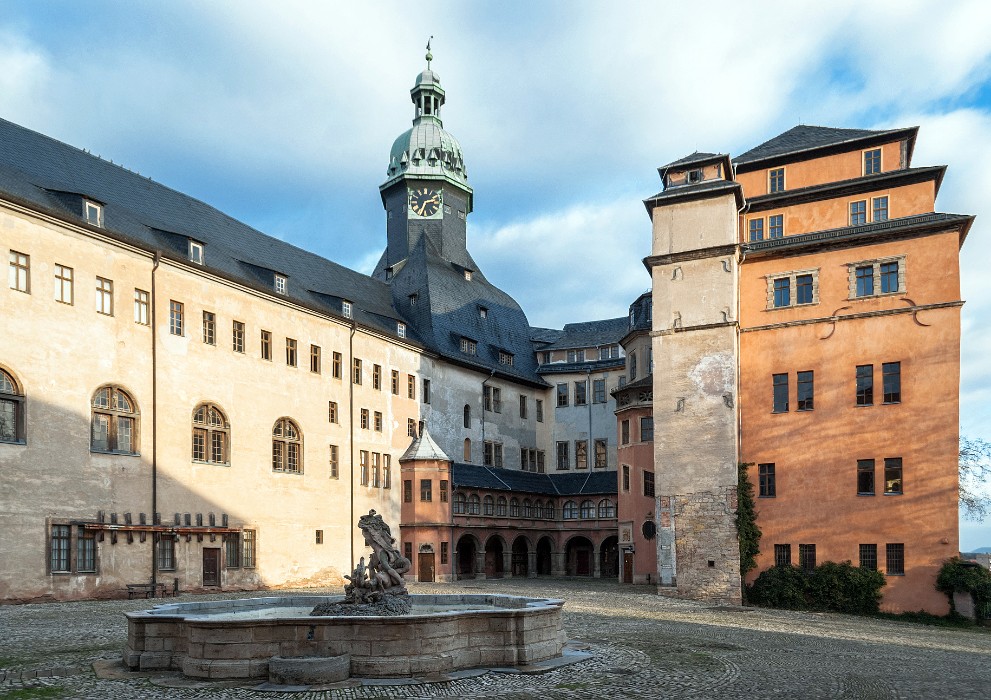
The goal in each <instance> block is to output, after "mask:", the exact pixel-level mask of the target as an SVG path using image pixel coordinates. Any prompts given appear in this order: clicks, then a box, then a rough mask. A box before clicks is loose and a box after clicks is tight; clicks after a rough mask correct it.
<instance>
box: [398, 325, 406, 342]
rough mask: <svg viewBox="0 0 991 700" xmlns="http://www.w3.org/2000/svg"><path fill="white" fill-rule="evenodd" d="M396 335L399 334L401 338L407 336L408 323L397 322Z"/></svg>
mask: <svg viewBox="0 0 991 700" xmlns="http://www.w3.org/2000/svg"><path fill="white" fill-rule="evenodd" d="M396 335H398V336H399V337H400V338H405V337H406V324H405V323H397V324H396Z"/></svg>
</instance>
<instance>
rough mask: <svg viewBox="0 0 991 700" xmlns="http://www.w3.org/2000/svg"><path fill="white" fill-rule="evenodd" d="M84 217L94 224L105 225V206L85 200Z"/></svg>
mask: <svg viewBox="0 0 991 700" xmlns="http://www.w3.org/2000/svg"><path fill="white" fill-rule="evenodd" d="M83 218H84V219H86V223H88V224H92V225H93V226H103V207H101V206H100V205H99V204H97V203H96V202H90V201H89V200H83Z"/></svg>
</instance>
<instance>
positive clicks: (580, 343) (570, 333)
mask: <svg viewBox="0 0 991 700" xmlns="http://www.w3.org/2000/svg"><path fill="white" fill-rule="evenodd" d="M629 325H630V322H629V320H628V319H627V318H626V317H625V316H622V317H620V318H608V319H605V320H603V321H584V322H582V323H568V324H565V326H564V329H563V330H561V331H560V333H561V334H560V336H558V338H557V339H556V340H555V341H553V342H552V343H550V344H549V345H547V346H546V347H544V348H542V349H543V350H567V349H571V348H594V347H598V346H599V345H615V344H616V343H618V342H619V341H620V339H622V337H623V336H624V335H626V332H627V331H628V330H629Z"/></svg>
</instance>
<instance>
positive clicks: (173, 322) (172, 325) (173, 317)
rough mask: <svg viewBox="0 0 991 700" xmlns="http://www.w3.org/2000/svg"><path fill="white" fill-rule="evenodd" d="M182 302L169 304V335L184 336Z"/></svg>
mask: <svg viewBox="0 0 991 700" xmlns="http://www.w3.org/2000/svg"><path fill="white" fill-rule="evenodd" d="M182 311H183V309H182V302H179V301H170V302H169V333H171V334H172V335H182Z"/></svg>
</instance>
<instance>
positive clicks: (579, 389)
mask: <svg viewBox="0 0 991 700" xmlns="http://www.w3.org/2000/svg"><path fill="white" fill-rule="evenodd" d="M587 403H588V382H575V405H576V406H584V405H585V404H587Z"/></svg>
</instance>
